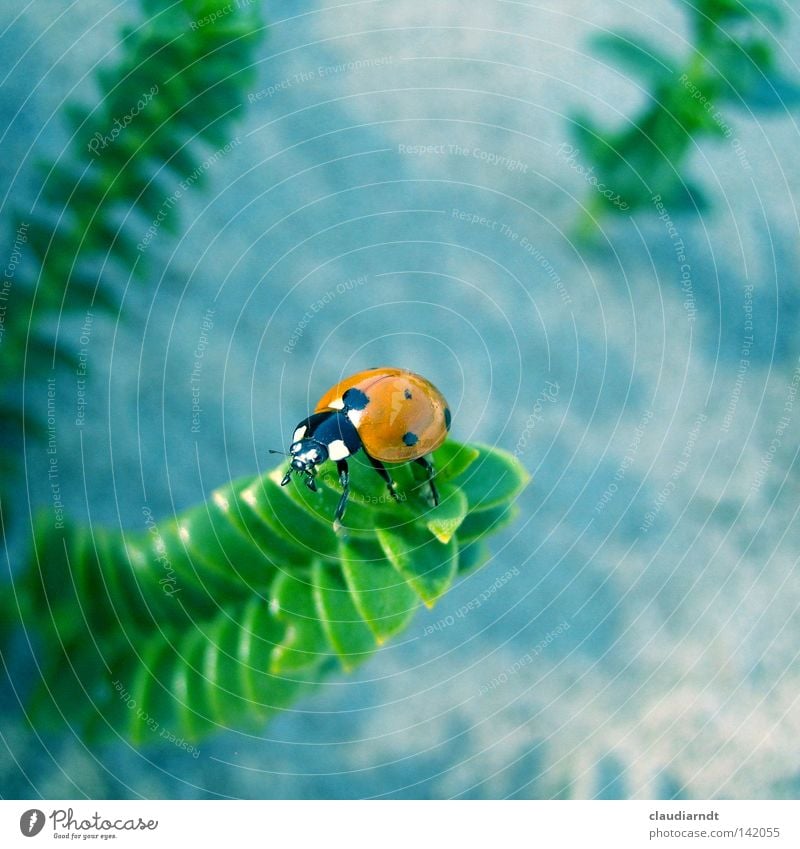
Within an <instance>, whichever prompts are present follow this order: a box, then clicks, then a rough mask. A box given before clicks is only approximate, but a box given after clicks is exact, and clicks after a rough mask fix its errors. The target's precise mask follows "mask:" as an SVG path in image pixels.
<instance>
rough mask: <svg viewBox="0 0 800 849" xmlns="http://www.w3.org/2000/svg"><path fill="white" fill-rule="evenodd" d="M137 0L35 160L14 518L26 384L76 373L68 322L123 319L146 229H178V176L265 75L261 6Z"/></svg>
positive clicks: (16, 340)
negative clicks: (55, 149)
mask: <svg viewBox="0 0 800 849" xmlns="http://www.w3.org/2000/svg"><path fill="white" fill-rule="evenodd" d="M140 5H141V8H142V12H143V16H144V21H143V22H142V23H141V24H139V25H137V26H135V27H133V26H131V27H127V28H126V29H125V30H123V32H122V33H121V36H120V39H119V53H120V57H119V59H118V61H117V63H116V64H115V65H111V66H109V67H104V68H101V69H100V70H99V71H98V72H97V75H96V81H97V87H98V96H97V100H96V102H94V103H92V104H90V105H83V106H76V105H69V106H67V107H66V108H65V114H66V117H67V121H68V124H69V129H70V132H71V136H70V140H69V142H68V144H67V145H66V146H65V148H64V150H63V151H62V152H61V153H60V154H59V156H58V157H57V158H56V160H55V161H54V162H39V164H38V179H39V181H40V183H41V187H40V190H39V192H38V194H37V196H36V200H35V202H34V205H33V207H32V208H31V209H30V210H24V211H23V210H19V211H18V213H17V215H18V219H19V222H22V225H23V229H22V233H23V234H24V236H25V241H24V243H23V244H21V245H20V246H19V253H20V255H21V256H22V258H23V259H22V261H21V262H20V265H19V270H18V274H17V277H16V279H15V280H14V284H13V288H12V290H11V292H10V293H9V299H8V305H7V311H6V314H5V324H4V329H5V334H4V337H3V340H2V356H3V369H2V371H1V372H0V442H2V446H3V448H2V450H0V481H2V484H0V500H2V507H3V510H4V511H5V512H6V514H7V510H8V507H9V505H10V503H11V502H12V501H13V499H12V498H11V496H12V493H13V489H14V474H13V471H14V468H15V466H16V460H17V458H18V456H19V445H20V443H21V439H22V437H23V434H25V435H29V434H30V433H31V432H35V431H36V430H37V428H38V429H39V430H41V429H42V427H43V424H44V422H43V412H44V408H45V405H44V404H43V403H41V398H36V399H35V401H36V405H35V408H34V406H33V404H30V408H31V409H30V412H29V413H28V414H27V415H24V413H25V411H24V410H23V381H27V382H28V384H29V385H30V381H32V380H38V379H41V381H42V384H43V383H44V377H45V375H49V374H50V373H51V372H52V369H53V368H54V366H55V365H56V364H58V363H59V362H60V363H62V364H66V365H67V366H68V367H70V368H72V369H76V368H77V365H78V363H77V360H76V353H75V352H76V349H77V348H78V344H77V342H78V340H77V338H64V337H65V334H64V333H63V331H62V332H61V333H59V327H60V326H61V325H62V322H63V321H64V319H65V318H67V317H68V316H69V315H71V314H72V315H75V316H76V317H78V319H83V317H84V316H85V314H86V313H87V312H91V313H92V315H93V316H96V315H97V314H98V313H99V312H101V311H105V312H107V313H111V314H113V315H115V314H116V313H117V312H118V310H119V309H120V305H121V302H122V299H123V291H122V286H121V285H117V286H116V287H115V286H113V285H111V284H110V281H111V280H112V279H116V281H117V282H118V283H119V281H120V280H121V281H123V283H124V284H127V283H130V281H131V278H137V279H138V281H139V283H140V284H143V283H144V282H145V279H146V278H145V275H146V274H147V270H148V269H147V267H148V263H147V262H146V261H145V258H146V254H145V250H146V247H145V248H142V247H140V245H141V240H142V236H143V234H145V233H146V232H147V230H148V225H151V224H152V222H155V221H157V222H158V227H159V229H163V230H164V231H165V232H173V233H174V232H175V231H176V229H177V227H178V225H179V218H178V210H177V209H173V208H172V204H171V203H170V202H169V201H170V198H173V197H174V195H175V191H176V187H177V186H179V185H180V183H181V181H189V182H191V184H192V185H199V184H200V183H202V182H203V180H204V177H205V170H206V169H205V168H204V167H203V165H204V162H205V161H206V160H207V158H208V156H209V154H210V153H211V152H213V151H214V149H215V148H216V149H220V148H223V147H224V146H225V145H227V144H229V143H230V142H231V136H230V132H231V128H232V125H233V123H234V121H235V119H236V118H237V117H240V116H241V114H242V111H243V109H244V103H245V93H246V91H247V90H248V88H249V87H250V84H251V82H252V80H253V77H254V74H255V70H254V67H253V63H254V61H255V56H256V49H257V47H258V45H259V43H260V42H261V40H262V38H263V36H264V32H265V30H264V26H263V24H262V22H261V16H260V11H259V7H260V4H259V3H258V2H252V3H250V4H246V3H241V4H235V5H231V4H229V6H225V7H224V8H225V9H227V10H228V11H227V12H226V13H225V14H223V15H219V10H220V9H221V8H223V7H222V4H220V3H219V2H218V0H180V2H176V3H173V4H172V5H168V4H164V3H160V2H157V0H141V1H140ZM18 226H19V224H18V223H14V224H13V225H12V226H11V228H10V229H11V231H12V232H13V231H14V230H16V229H18ZM18 241H19V240H18ZM59 337H62V338H59ZM29 394H30V393H29Z"/></svg>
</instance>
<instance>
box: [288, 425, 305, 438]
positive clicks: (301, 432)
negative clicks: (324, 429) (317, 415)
mask: <svg viewBox="0 0 800 849" xmlns="http://www.w3.org/2000/svg"><path fill="white" fill-rule="evenodd" d="M306 430H308V428H306V426H305V425H300V427H299V428H297V430H296V431H295V432H294V436H293V437H292V442H299V441H300V440H301V439H302V438H303V436H304V434H305V432H306Z"/></svg>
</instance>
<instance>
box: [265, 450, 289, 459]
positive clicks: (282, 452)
mask: <svg viewBox="0 0 800 849" xmlns="http://www.w3.org/2000/svg"><path fill="white" fill-rule="evenodd" d="M267 451H269V453H270V454H283V456H284V457H288V456H289V455H288V454H287V453H286V452H285V451H278V449H277V448H268V449H267Z"/></svg>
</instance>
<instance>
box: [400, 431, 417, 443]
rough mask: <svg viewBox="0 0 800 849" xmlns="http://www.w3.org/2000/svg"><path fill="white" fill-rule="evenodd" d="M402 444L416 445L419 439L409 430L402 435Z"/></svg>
mask: <svg viewBox="0 0 800 849" xmlns="http://www.w3.org/2000/svg"><path fill="white" fill-rule="evenodd" d="M403 442H404V443H405V444H406V445H416V444H417V443H418V442H419V437H418V436H417V435H416V433H412V432H411V431H410V430H409V431H408V432H407V433H404V434H403Z"/></svg>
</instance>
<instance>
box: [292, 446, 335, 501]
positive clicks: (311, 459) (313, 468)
mask: <svg viewBox="0 0 800 849" xmlns="http://www.w3.org/2000/svg"><path fill="white" fill-rule="evenodd" d="M289 455H290V456H291V458H292V460H291V464H290V465H289V471H288V472H286V475H285V476H284V478H283V480H282V481H281V486H286V484H287V483H289V479H290V477H291V474H292V472H295V473H296V474H301V475H303V477H304V480H305V484H306V486H307V487H308V488H309V489H310V490H312V491H313V492H316V491H317V484H316V481H315V480H314V475H316V473H317V466H318V465H319V464H320V463H324V462H325V461H326V460H327V459H328V448H327V446H326V445H324V444H323V443H322V442H318V441H317V440H316V439H299V440H297V442H293V443H292V444H291V445H290V446H289Z"/></svg>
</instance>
